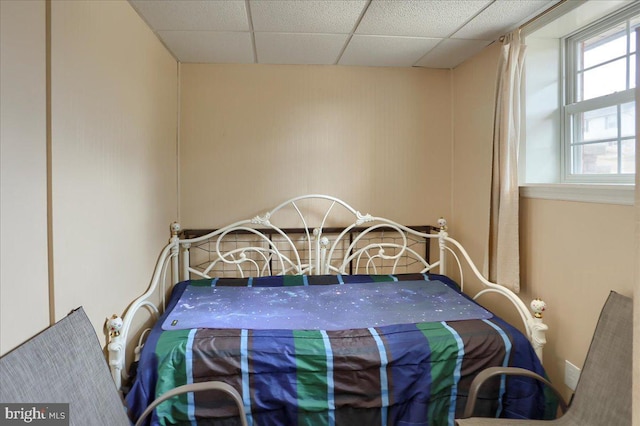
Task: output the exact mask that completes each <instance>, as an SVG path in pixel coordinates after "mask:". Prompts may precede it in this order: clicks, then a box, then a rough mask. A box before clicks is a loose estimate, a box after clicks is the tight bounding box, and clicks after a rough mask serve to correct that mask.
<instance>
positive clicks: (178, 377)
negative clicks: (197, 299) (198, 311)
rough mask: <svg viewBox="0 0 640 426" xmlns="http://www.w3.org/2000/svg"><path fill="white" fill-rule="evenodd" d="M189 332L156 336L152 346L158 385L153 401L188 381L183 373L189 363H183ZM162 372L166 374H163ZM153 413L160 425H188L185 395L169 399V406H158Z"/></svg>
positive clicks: (185, 358) (185, 361) (187, 407)
mask: <svg viewBox="0 0 640 426" xmlns="http://www.w3.org/2000/svg"><path fill="white" fill-rule="evenodd" d="M190 332H191V330H176V331H167V332H164V333H162V334H161V335H160V338H159V339H158V343H157V345H156V356H157V357H158V382H157V384H156V395H155V396H156V398H157V397H159V396H160V395H162V394H163V393H165V392H167V391H169V390H171V389H173V388H175V387H178V386H182V385H184V384H187V383H188V382H189V380H190V379H189V378H188V377H187V371H188V370H190V366H189V365H188V364H190V362H189V361H188V360H187V349H188V345H189V333H190ZM165 370H166V371H165ZM156 413H157V415H158V419H159V420H160V424H161V425H172V424H176V423H180V422H187V423H189V404H188V394H183V395H179V396H177V397H174V398H172V400H171V403H169V401H167V402H166V403H162V404H160V405H159V406H158V407H157V408H156Z"/></svg>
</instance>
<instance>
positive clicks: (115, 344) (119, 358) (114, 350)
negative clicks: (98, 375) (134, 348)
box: [107, 336, 124, 391]
mask: <svg viewBox="0 0 640 426" xmlns="http://www.w3.org/2000/svg"><path fill="white" fill-rule="evenodd" d="M107 348H108V350H109V368H110V369H111V376H112V377H113V381H114V382H115V383H116V389H118V391H120V388H121V386H122V366H123V364H124V345H123V342H122V336H115V337H113V338H112V339H111V342H109V345H108V346H107Z"/></svg>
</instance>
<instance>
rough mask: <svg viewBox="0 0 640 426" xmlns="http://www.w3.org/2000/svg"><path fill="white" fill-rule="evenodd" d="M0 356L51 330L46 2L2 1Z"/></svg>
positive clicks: (0, 80)
mask: <svg viewBox="0 0 640 426" xmlns="http://www.w3.org/2000/svg"><path fill="white" fill-rule="evenodd" d="M0 19H1V22H0V31H1V33H0V93H2V97H1V98H0V99H1V103H0V113H1V115H0V129H1V130H0V133H1V134H0V161H1V164H0V174H1V175H0V221H1V222H0V234H1V235H2V238H1V240H2V247H1V248H0V304H1V308H0V354H3V353H5V352H7V351H8V350H10V349H12V348H13V347H15V346H16V345H18V344H19V343H21V342H22V341H23V340H25V339H26V338H27V337H30V336H32V335H33V334H35V333H37V332H39V331H40V330H42V329H43V328H45V327H46V326H47V325H49V284H48V270H47V269H48V266H47V265H48V263H47V167H46V165H47V139H46V61H45V58H46V55H45V52H46V50H45V49H46V35H45V2H44V1H35V0H34V1H1V2H0Z"/></svg>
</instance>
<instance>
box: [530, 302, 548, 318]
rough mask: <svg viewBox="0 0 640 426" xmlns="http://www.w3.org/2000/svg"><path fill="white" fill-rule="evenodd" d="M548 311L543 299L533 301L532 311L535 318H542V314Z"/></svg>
mask: <svg viewBox="0 0 640 426" xmlns="http://www.w3.org/2000/svg"><path fill="white" fill-rule="evenodd" d="M545 309H547V304H546V303H544V301H543V300H542V299H533V300H532V301H531V310H532V311H533V316H534V317H536V318H542V313H543V312H544V311H545Z"/></svg>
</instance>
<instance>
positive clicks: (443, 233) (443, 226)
mask: <svg viewBox="0 0 640 426" xmlns="http://www.w3.org/2000/svg"><path fill="white" fill-rule="evenodd" d="M438 226H439V227H440V230H439V231H438V248H439V251H440V254H439V258H438V260H439V261H440V274H441V275H447V253H446V244H445V238H447V237H448V236H449V234H448V233H447V220H446V219H445V218H443V217H441V218H440V219H438Z"/></svg>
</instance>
